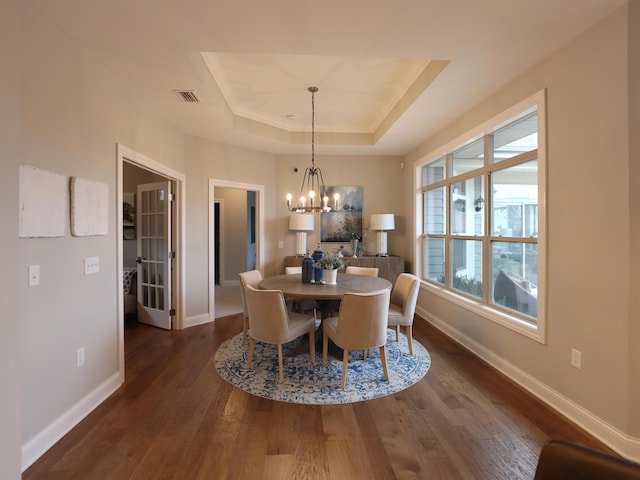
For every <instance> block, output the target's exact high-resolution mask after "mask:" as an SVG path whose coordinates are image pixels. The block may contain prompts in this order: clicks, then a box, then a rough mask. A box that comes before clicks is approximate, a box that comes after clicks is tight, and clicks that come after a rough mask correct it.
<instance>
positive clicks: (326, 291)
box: [259, 272, 391, 358]
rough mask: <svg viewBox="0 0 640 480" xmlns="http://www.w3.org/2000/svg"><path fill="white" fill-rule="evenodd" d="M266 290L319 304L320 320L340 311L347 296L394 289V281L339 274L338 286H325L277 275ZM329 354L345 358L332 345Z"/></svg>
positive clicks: (295, 352) (267, 280)
mask: <svg viewBox="0 0 640 480" xmlns="http://www.w3.org/2000/svg"><path fill="white" fill-rule="evenodd" d="M259 286H260V288H261V289H263V290H280V291H282V293H283V294H284V296H285V297H286V298H291V299H295V300H315V301H316V302H318V307H319V310H320V319H321V320H323V319H325V318H327V317H328V316H329V314H330V313H331V312H332V311H335V310H337V309H338V305H339V301H340V299H342V296H343V295H344V294H345V293H371V292H376V291H378V290H385V289H391V282H390V281H389V280H387V279H385V278H380V277H371V276H368V275H351V274H347V273H340V272H338V278H337V280H336V283H335V285H329V284H324V283H302V275H301V274H299V273H298V274H289V275H277V276H275V277H267V278H265V279H264V280H262V281H261V282H260V285H259ZM316 339H317V340H316V343H317V344H319V343H321V342H322V322H321V323H320V328H319V330H318V332H316ZM305 348H306V347H300V348H299V349H297V350H293V351H291V352H289V355H290V356H295V355H298V354H300V353H302V352H303V351H305V350H304V349H305ZM329 351H330V353H331V354H332V355H334V356H335V357H336V358H342V349H339V348H337V347H336V346H335V345H334V344H333V342H331V345H330V348H329Z"/></svg>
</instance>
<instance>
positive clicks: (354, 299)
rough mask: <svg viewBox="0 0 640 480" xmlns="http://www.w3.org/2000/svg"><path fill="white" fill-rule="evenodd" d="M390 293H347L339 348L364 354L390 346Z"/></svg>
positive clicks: (338, 327)
mask: <svg viewBox="0 0 640 480" xmlns="http://www.w3.org/2000/svg"><path fill="white" fill-rule="evenodd" d="M389 295H390V292H389V290H388V289H385V290H379V291H377V292H372V293H346V294H345V295H344V296H343V297H342V302H341V303H340V311H339V313H338V318H339V321H338V325H337V329H336V333H337V335H338V337H339V338H340V341H339V345H340V346H341V347H342V348H346V349H349V350H363V349H367V348H375V347H379V346H382V345H384V344H385V343H386V342H387V312H388V310H389Z"/></svg>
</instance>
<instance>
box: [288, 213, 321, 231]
mask: <svg viewBox="0 0 640 480" xmlns="http://www.w3.org/2000/svg"><path fill="white" fill-rule="evenodd" d="M314 220H315V215H313V214H303V213H295V214H293V215H291V216H290V217H289V230H297V231H302V230H313V226H314Z"/></svg>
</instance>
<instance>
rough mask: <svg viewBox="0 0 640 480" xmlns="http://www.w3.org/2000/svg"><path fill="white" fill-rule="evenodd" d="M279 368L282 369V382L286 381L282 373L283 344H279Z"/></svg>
mask: <svg viewBox="0 0 640 480" xmlns="http://www.w3.org/2000/svg"><path fill="white" fill-rule="evenodd" d="M278 367H279V368H280V381H282V380H284V375H283V373H282V344H281V343H279V344H278Z"/></svg>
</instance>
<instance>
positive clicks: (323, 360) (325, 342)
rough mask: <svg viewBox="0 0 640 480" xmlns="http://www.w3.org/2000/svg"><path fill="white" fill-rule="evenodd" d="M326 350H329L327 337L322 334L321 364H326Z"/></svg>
mask: <svg viewBox="0 0 640 480" xmlns="http://www.w3.org/2000/svg"><path fill="white" fill-rule="evenodd" d="M327 350H329V337H327V335H326V334H324V335H323V336H322V365H326V364H327Z"/></svg>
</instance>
